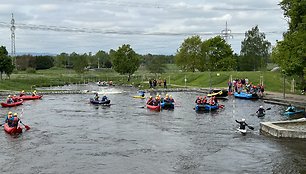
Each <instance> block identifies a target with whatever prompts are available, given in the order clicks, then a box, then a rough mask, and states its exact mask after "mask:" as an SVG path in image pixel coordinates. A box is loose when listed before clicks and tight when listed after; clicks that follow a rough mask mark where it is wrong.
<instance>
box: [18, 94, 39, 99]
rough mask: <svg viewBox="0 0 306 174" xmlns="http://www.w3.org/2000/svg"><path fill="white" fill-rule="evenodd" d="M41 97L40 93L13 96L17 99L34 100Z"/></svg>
mask: <svg viewBox="0 0 306 174" xmlns="http://www.w3.org/2000/svg"><path fill="white" fill-rule="evenodd" d="M41 98H42V95H35V96H32V95H23V96H21V97H20V96H18V97H15V98H14V99H17V100H20V99H22V100H36V99H41Z"/></svg>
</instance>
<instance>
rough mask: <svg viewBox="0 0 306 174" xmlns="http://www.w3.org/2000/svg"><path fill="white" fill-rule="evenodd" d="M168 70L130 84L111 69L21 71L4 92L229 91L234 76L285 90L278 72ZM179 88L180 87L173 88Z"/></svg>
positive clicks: (8, 81) (142, 75) (136, 76)
mask: <svg viewBox="0 0 306 174" xmlns="http://www.w3.org/2000/svg"><path fill="white" fill-rule="evenodd" d="M167 67H168V70H167V72H166V73H164V74H161V75H160V74H152V73H149V72H147V71H146V70H145V69H144V67H142V68H140V69H139V70H138V71H136V72H135V74H134V75H133V76H132V79H131V81H130V82H127V76H126V75H119V74H118V73H116V72H114V71H113V70H111V69H103V70H99V71H93V70H89V71H86V72H85V73H84V74H76V73H75V72H74V71H73V70H69V69H68V70H67V69H61V68H53V69H49V70H39V71H36V73H31V74H29V73H26V72H24V71H19V72H17V73H14V74H12V75H11V78H10V79H6V77H5V76H4V79H3V80H1V83H0V89H1V90H14V91H20V90H22V89H24V90H31V89H32V88H34V87H43V86H54V85H64V84H67V83H69V84H71V83H87V82H97V81H99V80H105V81H109V80H112V81H113V82H114V83H116V84H132V85H134V86H139V85H142V86H143V87H142V88H148V80H149V79H153V78H156V79H166V80H167V83H168V85H169V84H172V85H178V86H182V87H184V86H185V78H186V86H192V87H202V88H209V87H210V86H211V87H212V88H220V87H222V88H226V87H227V81H228V80H229V79H230V78H231V77H232V79H235V78H248V79H249V81H250V82H252V83H253V84H258V83H259V82H260V80H263V83H264V85H265V89H266V90H268V91H275V92H282V91H283V77H282V75H281V74H280V73H279V72H270V71H265V72H260V71H256V72H253V71H247V72H245V71H243V72H237V71H226V72H224V71H221V72H194V73H193V72H181V71H179V69H178V68H177V67H176V66H175V65H167ZM291 80H292V79H289V78H286V92H290V88H291V86H290V84H291ZM173 87H177V86H173Z"/></svg>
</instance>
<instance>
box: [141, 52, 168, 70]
mask: <svg viewBox="0 0 306 174" xmlns="http://www.w3.org/2000/svg"><path fill="white" fill-rule="evenodd" d="M144 59H145V66H146V68H147V69H148V70H149V71H150V72H151V73H155V74H157V73H164V72H165V69H166V64H165V62H166V59H165V58H164V56H156V55H152V54H148V55H146V56H144Z"/></svg>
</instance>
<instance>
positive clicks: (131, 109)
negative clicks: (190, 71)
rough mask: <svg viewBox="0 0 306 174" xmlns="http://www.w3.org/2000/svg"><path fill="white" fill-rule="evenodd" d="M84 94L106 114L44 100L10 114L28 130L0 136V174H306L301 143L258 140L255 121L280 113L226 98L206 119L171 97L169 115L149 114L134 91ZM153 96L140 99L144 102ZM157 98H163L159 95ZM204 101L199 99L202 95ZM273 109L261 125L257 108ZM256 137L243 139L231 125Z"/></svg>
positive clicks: (190, 97) (68, 98) (82, 104)
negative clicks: (100, 98) (102, 98)
mask: <svg viewBox="0 0 306 174" xmlns="http://www.w3.org/2000/svg"><path fill="white" fill-rule="evenodd" d="M82 88H84V89H87V88H88V89H90V90H95V91H99V93H106V94H107V96H108V97H109V99H111V103H112V105H111V106H95V105H92V104H90V103H89V98H90V97H93V94H90V93H89V94H70V95H44V96H43V99H42V100H35V101H26V102H24V105H22V106H18V107H15V108H10V109H8V108H1V109H0V113H1V119H4V115H5V114H6V113H7V112H8V111H13V112H18V113H19V115H20V114H21V112H22V111H23V114H22V120H23V122H24V123H25V124H27V125H29V126H30V127H31V129H30V130H29V131H26V132H24V133H23V134H20V135H18V136H11V135H8V134H6V133H5V132H4V131H0V147H1V148H0V154H1V155H0V173H14V174H15V173H16V174H19V173H20V174H25V173H47V174H49V173H50V174H51V173H54V174H58V173H65V174H66V173H73V174H75V173H107V174H108V173H111V174H121V173H123V174H128V173H131V174H138V173H144V174H168V173H169V174H170V173H192V174H200V173H201V174H202V173H216V174H220V173H235V174H237V173H290V174H294V173H305V172H306V166H305V161H306V148H305V147H306V141H305V140H297V139H296V140H294V139H277V138H273V137H269V136H265V135H261V134H260V132H259V123H260V122H261V121H276V120H284V119H285V118H284V117H283V116H282V115H281V113H282V111H283V110H284V109H285V108H284V107H282V106H278V105H271V104H266V103H263V101H261V100H257V101H251V100H241V99H235V98H233V97H231V96H230V97H229V98H228V100H221V101H220V102H221V104H224V105H225V108H224V109H220V110H218V111H216V112H211V113H196V112H195V111H194V110H193V108H194V101H195V98H196V96H197V95H200V94H197V93H193V92H186V93H182V92H181V93H179V92H177V93H176V92H173V93H169V94H171V95H172V96H173V97H174V99H175V100H176V105H175V109H174V110H173V111H168V110H163V111H161V112H153V111H150V110H148V109H146V108H145V107H144V106H145V100H142V99H134V98H132V96H133V95H137V91H136V89H133V88H120V87H103V88H98V87H96V86H93V85H91V86H90V85H88V86H86V85H85V86H82ZM149 95H155V94H148V93H147V94H146V96H149ZM162 95H165V94H164V93H163V94H162ZM202 95H203V94H202ZM260 105H263V106H264V107H265V108H268V107H271V110H269V111H267V115H266V116H265V118H263V119H259V118H257V117H256V116H255V114H254V113H255V111H256V110H257V108H258V107H259V106H260ZM241 118H245V119H246V122H247V123H248V124H250V125H252V126H253V127H254V128H255V130H254V131H251V130H249V132H248V134H247V135H245V136H242V135H241V134H240V133H238V132H236V128H237V127H238V125H237V123H235V119H241Z"/></svg>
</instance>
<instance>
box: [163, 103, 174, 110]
mask: <svg viewBox="0 0 306 174" xmlns="http://www.w3.org/2000/svg"><path fill="white" fill-rule="evenodd" d="M160 106H161V108H162V109H174V104H173V103H172V102H161V103H160Z"/></svg>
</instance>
